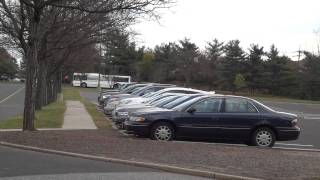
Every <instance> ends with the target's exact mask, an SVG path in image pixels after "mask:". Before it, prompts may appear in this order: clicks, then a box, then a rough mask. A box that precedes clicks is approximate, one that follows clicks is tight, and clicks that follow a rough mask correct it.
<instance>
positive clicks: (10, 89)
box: [0, 83, 24, 121]
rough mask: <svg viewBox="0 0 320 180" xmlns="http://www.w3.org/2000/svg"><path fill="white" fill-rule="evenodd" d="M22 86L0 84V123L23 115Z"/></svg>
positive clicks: (18, 84) (19, 84)
mask: <svg viewBox="0 0 320 180" xmlns="http://www.w3.org/2000/svg"><path fill="white" fill-rule="evenodd" d="M23 103H24V84H22V83H17V84H16V83H14V84H13V83H0V121H1V120H5V119H8V118H11V117H14V116H16V115H19V114H22V113H23Z"/></svg>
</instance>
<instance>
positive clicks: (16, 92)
mask: <svg viewBox="0 0 320 180" xmlns="http://www.w3.org/2000/svg"><path fill="white" fill-rule="evenodd" d="M22 89H24V87H22V88H20V89H18V90H16V91H15V92H14V93H12V94H10V95H9V96H7V97H6V98H4V99H2V100H1V101H0V104H1V103H3V102H6V101H7V100H8V99H10V98H11V97H12V96H14V95H16V94H18V93H19V92H20V91H22Z"/></svg>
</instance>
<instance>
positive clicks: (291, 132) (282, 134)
mask: <svg viewBox="0 0 320 180" xmlns="http://www.w3.org/2000/svg"><path fill="white" fill-rule="evenodd" d="M299 135H300V128H299V127H293V128H287V129H285V128H283V129H279V130H278V139H277V140H278V141H290V140H297V139H298V138H299Z"/></svg>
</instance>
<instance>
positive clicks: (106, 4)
mask: <svg viewBox="0 0 320 180" xmlns="http://www.w3.org/2000/svg"><path fill="white" fill-rule="evenodd" d="M168 3H170V0H108V1H103V0H66V1H62V0H19V1H11V0H0V16H1V19H0V33H1V38H2V39H3V40H4V41H3V42H5V43H6V44H8V45H12V46H16V47H19V48H21V50H22V51H21V52H22V53H23V55H24V58H25V59H26V72H27V73H26V96H25V102H24V118H23V130H34V129H35V127H34V113H35V99H36V87H37V84H36V82H37V81H36V78H37V72H38V69H39V55H40V54H39V52H40V51H41V49H43V47H44V44H46V43H45V42H46V39H47V38H46V35H47V34H48V32H49V31H50V29H51V28H50V27H51V26H54V25H55V23H57V24H59V23H65V22H66V21H65V20H64V19H63V18H61V22H59V21H58V22H56V19H55V17H57V16H55V15H58V16H60V15H61V16H63V14H60V11H62V10H66V12H70V13H69V14H68V13H66V14H65V16H64V17H66V19H68V17H72V16H74V13H75V12H79V13H80V14H81V15H82V16H81V17H83V19H82V20H83V21H88V22H89V21H91V20H92V19H90V18H87V17H88V16H90V14H96V15H97V17H99V18H103V17H109V18H110V17H117V18H120V19H121V18H122V19H131V20H133V19H135V18H138V17H141V16H144V15H149V16H152V17H157V13H156V10H157V9H159V8H166V7H167V5H168ZM54 22H55V23H54ZM92 22H94V21H92ZM100 22H101V21H96V23H100ZM91 25H92V26H88V27H86V28H89V29H91V28H92V29H95V28H97V25H94V23H92V24H91ZM100 30H101V29H100ZM70 32H72V31H70ZM101 32H103V31H101ZM86 35H87V34H86ZM91 35H92V36H99V34H96V33H94V34H91ZM43 42H44V44H43ZM44 49H46V48H44Z"/></svg>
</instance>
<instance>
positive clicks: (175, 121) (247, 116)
mask: <svg viewBox="0 0 320 180" xmlns="http://www.w3.org/2000/svg"><path fill="white" fill-rule="evenodd" d="M297 123H298V117H297V115H295V114H290V113H283V112H277V111H274V110H272V109H271V108H269V107H267V106H265V105H263V104H262V103H260V102H258V101H256V100H253V99H250V98H246V97H241V96H227V95H215V96H202V97H198V98H194V99H192V100H191V101H187V102H185V103H183V104H180V105H179V106H176V107H175V108H173V109H166V110H162V111H159V112H157V111H156V112H153V111H151V112H143V111H142V112H134V113H131V114H130V115H129V118H128V119H127V120H126V121H125V128H126V129H127V130H128V131H132V132H133V133H134V134H137V135H141V136H150V137H151V138H152V139H155V140H163V141H169V140H172V139H174V138H176V137H180V136H181V137H193V138H194V137H198V138H213V139H232V140H242V141H244V142H245V143H246V144H249V145H255V146H263V147H271V146H273V145H274V143H275V141H288V140H296V139H298V137H299V134H300V128H299V127H298V126H297Z"/></svg>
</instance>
